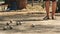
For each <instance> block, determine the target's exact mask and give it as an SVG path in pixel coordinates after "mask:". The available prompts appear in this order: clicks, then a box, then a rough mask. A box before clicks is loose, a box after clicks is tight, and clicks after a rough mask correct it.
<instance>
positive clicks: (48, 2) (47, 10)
mask: <svg viewBox="0 0 60 34" xmlns="http://www.w3.org/2000/svg"><path fill="white" fill-rule="evenodd" d="M49 4H50V0H46V2H45V5H46V13H47V17H49Z"/></svg>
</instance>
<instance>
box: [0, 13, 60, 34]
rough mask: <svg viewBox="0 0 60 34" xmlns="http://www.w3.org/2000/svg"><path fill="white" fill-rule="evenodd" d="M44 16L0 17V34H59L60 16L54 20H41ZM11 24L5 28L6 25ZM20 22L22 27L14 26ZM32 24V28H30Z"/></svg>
mask: <svg viewBox="0 0 60 34" xmlns="http://www.w3.org/2000/svg"><path fill="white" fill-rule="evenodd" d="M45 15H46V14H28V15H12V16H0V34H60V16H59V14H57V15H56V20H52V19H50V20H43V18H44V17H45ZM10 20H11V21H12V22H13V23H11V24H10V26H12V27H13V29H11V30H10V29H9V28H7V30H3V28H4V27H6V23H10ZM17 21H20V22H21V23H22V25H16V23H17ZM32 24H33V25H34V27H32Z"/></svg>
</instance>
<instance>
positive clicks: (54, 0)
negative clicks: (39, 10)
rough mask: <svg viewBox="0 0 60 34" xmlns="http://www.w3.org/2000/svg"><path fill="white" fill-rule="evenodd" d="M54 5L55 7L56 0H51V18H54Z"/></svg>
mask: <svg viewBox="0 0 60 34" xmlns="http://www.w3.org/2000/svg"><path fill="white" fill-rule="evenodd" d="M56 7H57V2H56V0H53V1H52V19H54V16H55V11H56Z"/></svg>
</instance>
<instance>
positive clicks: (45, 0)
mask: <svg viewBox="0 0 60 34" xmlns="http://www.w3.org/2000/svg"><path fill="white" fill-rule="evenodd" d="M43 1H46V0H43ZM50 1H52V0H50ZM54 1H56V0H54Z"/></svg>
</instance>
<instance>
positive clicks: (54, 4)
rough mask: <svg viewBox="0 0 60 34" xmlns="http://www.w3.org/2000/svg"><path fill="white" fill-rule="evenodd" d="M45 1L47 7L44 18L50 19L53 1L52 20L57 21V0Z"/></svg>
mask: <svg viewBox="0 0 60 34" xmlns="http://www.w3.org/2000/svg"><path fill="white" fill-rule="evenodd" d="M44 1H45V6H46V13H47V15H46V17H44V18H43V19H45V20H47V19H50V16H49V4H50V1H52V15H51V17H52V19H55V12H56V8H57V1H56V0H44Z"/></svg>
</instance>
